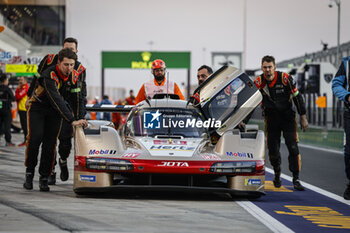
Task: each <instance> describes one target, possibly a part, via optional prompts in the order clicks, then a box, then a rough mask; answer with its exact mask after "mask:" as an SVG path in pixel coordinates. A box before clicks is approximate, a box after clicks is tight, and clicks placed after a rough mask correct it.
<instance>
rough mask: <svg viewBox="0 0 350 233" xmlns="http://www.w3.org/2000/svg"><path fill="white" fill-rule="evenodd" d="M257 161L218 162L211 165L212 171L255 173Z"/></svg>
mask: <svg viewBox="0 0 350 233" xmlns="http://www.w3.org/2000/svg"><path fill="white" fill-rule="evenodd" d="M255 167H256V162H255V161H237V162H218V163H214V164H213V165H211V167H210V170H209V171H210V172H215V173H253V172H255Z"/></svg>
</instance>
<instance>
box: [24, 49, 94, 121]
mask: <svg viewBox="0 0 350 233" xmlns="http://www.w3.org/2000/svg"><path fill="white" fill-rule="evenodd" d="M57 62H58V55H57V54H48V55H46V56H45V57H44V58H43V59H42V61H41V62H40V64H39V66H38V73H39V74H42V73H43V72H44V71H45V70H46V69H48V68H50V67H52V66H56V64H57ZM35 86H36V78H34V79H33V81H32V84H31V85H30V88H29V90H28V92H27V95H28V96H31V95H32V93H33V90H34V88H35ZM65 92H66V93H65V95H64V98H65V100H66V101H67V103H68V104H69V105H70V107H71V108H72V111H73V113H74V118H75V120H79V119H84V118H85V115H86V108H85V106H86V103H87V100H86V95H87V92H86V69H85V67H84V66H83V65H82V64H81V63H80V62H78V61H76V62H75V65H74V70H73V72H72V75H70V77H69V80H68V81H67V86H66V87H65Z"/></svg>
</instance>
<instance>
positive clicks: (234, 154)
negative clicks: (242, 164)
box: [226, 152, 254, 159]
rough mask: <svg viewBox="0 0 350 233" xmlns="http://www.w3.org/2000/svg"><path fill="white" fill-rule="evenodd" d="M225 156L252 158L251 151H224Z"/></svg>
mask: <svg viewBox="0 0 350 233" xmlns="http://www.w3.org/2000/svg"><path fill="white" fill-rule="evenodd" d="M226 155H227V156H230V157H232V156H233V157H240V158H251V159H252V158H254V156H253V153H246V152H226Z"/></svg>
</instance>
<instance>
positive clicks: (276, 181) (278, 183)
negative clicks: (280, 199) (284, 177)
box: [273, 176, 282, 188]
mask: <svg viewBox="0 0 350 233" xmlns="http://www.w3.org/2000/svg"><path fill="white" fill-rule="evenodd" d="M273 185H274V186H275V187H276V188H280V187H281V186H282V181H281V178H280V177H279V176H275V178H274V179H273Z"/></svg>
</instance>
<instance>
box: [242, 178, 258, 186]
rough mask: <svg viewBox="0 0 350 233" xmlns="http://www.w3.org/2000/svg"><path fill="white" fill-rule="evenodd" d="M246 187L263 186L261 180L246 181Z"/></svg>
mask: <svg viewBox="0 0 350 233" xmlns="http://www.w3.org/2000/svg"><path fill="white" fill-rule="evenodd" d="M244 185H245V186H254V185H261V180H260V179H245V181H244Z"/></svg>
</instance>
